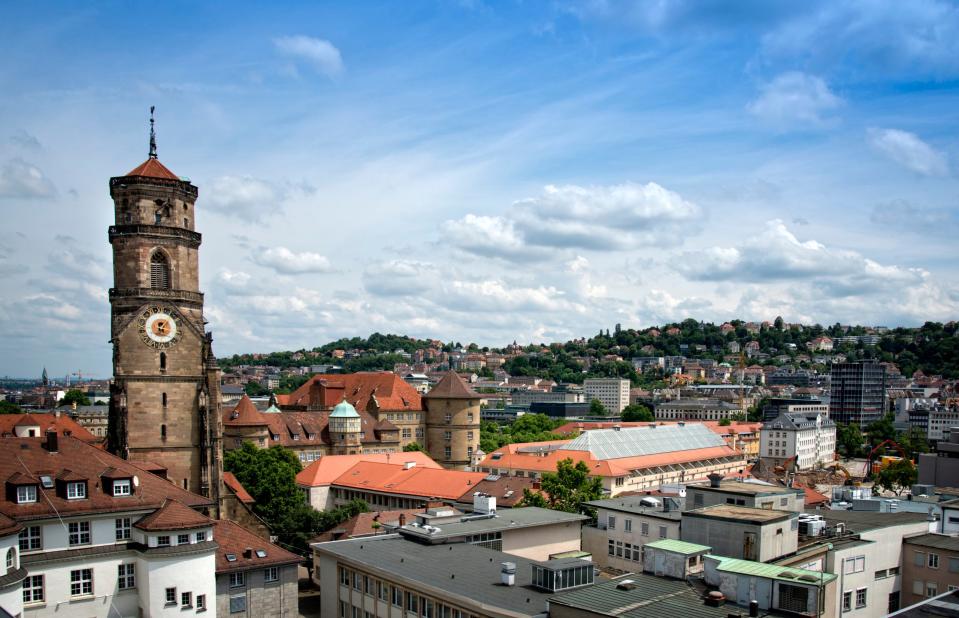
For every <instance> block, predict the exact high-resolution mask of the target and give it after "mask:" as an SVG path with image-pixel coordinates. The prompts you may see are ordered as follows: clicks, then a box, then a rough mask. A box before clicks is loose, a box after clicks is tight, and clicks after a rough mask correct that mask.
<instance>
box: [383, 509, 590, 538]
mask: <svg viewBox="0 0 959 618" xmlns="http://www.w3.org/2000/svg"><path fill="white" fill-rule="evenodd" d="M465 517H469V515H466V516H465ZM586 519H589V518H588V517H586V516H585V515H580V514H579V513H566V512H564V511H553V510H550V509H543V508H539V507H535V506H530V507H524V508H521V509H509V510H508V511H502V512H499V513H497V515H496V517H490V518H486V519H470V520H467V521H460V519H457V520H456V521H451V522H446V523H436V524H431V526H435V527H436V528H438V530H430V531H426V530H424V529H423V528H422V527H419V526H412V525H410V524H407V525H406V526H404V527H403V528H402V532H401V534H403V535H404V536H411V537H417V538H427V539H449V538H454V537H459V536H463V535H471V534H482V533H484V532H503V531H506V530H519V529H521V528H533V527H536V526H548V525H553V524H569V523H576V524H579V523H580V522H583V521H585V520H586ZM578 529H579V526H578V525H577V530H578ZM578 536H579V533H577V538H578Z"/></svg>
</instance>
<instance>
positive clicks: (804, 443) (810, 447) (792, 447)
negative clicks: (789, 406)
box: [759, 412, 836, 470]
mask: <svg viewBox="0 0 959 618" xmlns="http://www.w3.org/2000/svg"><path fill="white" fill-rule="evenodd" d="M835 453H836V424H835V423H834V422H832V420H830V419H829V418H828V417H826V416H825V415H823V414H819V413H816V414H813V413H791V412H784V413H783V414H780V415H779V416H778V417H777V418H776V419H775V420H773V421H770V422H768V423H766V424H764V425H763V428H762V430H760V432H759V456H760V457H762V458H764V459H767V460H770V461H771V463H774V464H781V463H784V462H787V461H789V460H791V459H793V458H795V468H796V469H797V470H809V469H811V468H814V467H815V466H816V465H818V464H826V463H829V462H831V461H834V460H835V457H836V455H835Z"/></svg>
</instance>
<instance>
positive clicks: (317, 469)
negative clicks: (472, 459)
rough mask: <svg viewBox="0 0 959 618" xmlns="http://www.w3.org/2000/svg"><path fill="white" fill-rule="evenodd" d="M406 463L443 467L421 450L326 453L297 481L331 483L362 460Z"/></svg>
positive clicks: (420, 466) (320, 483)
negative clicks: (343, 453)
mask: <svg viewBox="0 0 959 618" xmlns="http://www.w3.org/2000/svg"><path fill="white" fill-rule="evenodd" d="M364 461H368V462H376V463H392V464H405V463H406V462H408V461H412V462H414V463H416V467H417V468H433V469H437V470H438V469H441V468H442V466H441V465H439V464H438V463H436V462H435V461H433V460H432V459H431V458H430V456H429V455H427V454H426V453H423V452H420V451H413V452H410V453H369V454H365V455H324V456H323V457H320V458H319V459H317V460H316V461H314V462H313V463H311V464H310V465H308V466H307V467H305V468H303V470H301V471H300V473H299V474H297V475H296V482H297V484H299V485H303V486H305V487H320V486H323V485H330V484H331V483H333V481H335V480H336V479H337V478H338V477H339V476H341V475H342V474H343V473H344V472H346V471H347V470H349V469H350V468H352V467H353V466H355V465H356V464H358V463H360V462H364Z"/></svg>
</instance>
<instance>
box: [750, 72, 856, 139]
mask: <svg viewBox="0 0 959 618" xmlns="http://www.w3.org/2000/svg"><path fill="white" fill-rule="evenodd" d="M842 103H843V100H842V99H841V98H839V97H838V96H836V95H835V94H833V93H832V92H831V91H830V90H829V86H827V85H826V82H824V81H823V80H822V79H821V78H819V77H816V76H815V75H807V74H806V73H801V72H799V71H790V72H788V73H782V74H781V75H779V76H777V77H776V78H775V79H773V80H772V81H771V82H769V83H766V84H763V85H762V86H760V95H759V98H757V99H756V100H755V101H752V102H751V103H749V105H747V106H746V109H747V110H748V111H749V112H750V113H751V114H753V115H754V116H756V117H757V118H760V119H761V120H763V121H764V122H767V123H769V124H772V125H775V126H778V127H780V128H787V127H790V126H797V125H805V126H814V127H818V126H822V125H824V124H826V123H827V122H828V121H829V120H830V116H829V114H830V113H831V112H834V111H835V110H836V109H838V108H839V107H840V106H841V105H842Z"/></svg>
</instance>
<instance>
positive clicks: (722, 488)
mask: <svg viewBox="0 0 959 618" xmlns="http://www.w3.org/2000/svg"><path fill="white" fill-rule="evenodd" d="M689 489H697V490H702V491H714V492H728V493H735V494H743V495H750V496H755V495H762V494H784V495H785V494H801V493H802V491H801V490H799V489H793V488H792V487H783V486H782V485H770V484H768V483H748V482H746V481H735V480H727V479H724V480H723V481H721V482H720V484H719V487H712V486H711V485H709V484H708V483H706V484H695V485H693V484H690V485H689V486H688V487H687V490H689Z"/></svg>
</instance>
